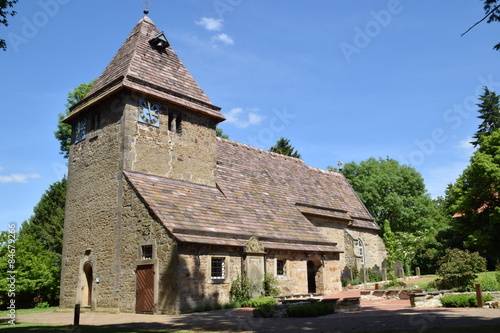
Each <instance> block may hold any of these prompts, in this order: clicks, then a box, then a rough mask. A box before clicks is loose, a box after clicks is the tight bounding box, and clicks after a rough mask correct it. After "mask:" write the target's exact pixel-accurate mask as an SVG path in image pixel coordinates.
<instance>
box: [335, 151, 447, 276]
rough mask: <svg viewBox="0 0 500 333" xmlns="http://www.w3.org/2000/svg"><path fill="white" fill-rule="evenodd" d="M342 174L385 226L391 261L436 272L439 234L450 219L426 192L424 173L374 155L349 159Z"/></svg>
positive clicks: (378, 221) (439, 252)
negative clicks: (363, 159)
mask: <svg viewBox="0 0 500 333" xmlns="http://www.w3.org/2000/svg"><path fill="white" fill-rule="evenodd" d="M328 169H329V170H333V169H334V168H332V167H328ZM343 174H344V176H345V177H346V178H347V179H348V180H349V182H350V184H351V185H352V187H353V188H354V190H355V191H356V193H357V194H358V196H359V197H360V199H361V200H362V201H363V203H364V204H365V206H366V208H367V209H368V211H369V212H370V213H371V214H372V216H373V218H374V219H375V220H376V221H377V223H378V224H379V225H380V226H381V227H382V231H383V237H384V243H385V245H386V248H387V251H388V255H389V257H388V261H389V262H390V264H394V262H395V261H396V260H399V261H401V262H402V263H404V264H405V265H411V266H419V267H420V268H421V270H422V272H423V273H434V269H435V268H436V262H437V260H438V259H439V257H440V254H441V253H442V251H443V246H442V244H441V243H440V242H439V241H438V239H437V238H436V237H437V236H438V235H439V231H440V230H442V229H445V228H446V227H447V226H448V225H449V221H448V220H449V219H448V218H446V215H445V213H444V210H443V209H442V208H441V207H440V201H437V200H432V199H431V198H430V196H429V194H427V192H426V189H425V184H424V180H423V178H422V176H421V175H420V174H419V173H418V172H417V171H416V170H415V169H414V168H412V167H410V166H406V165H401V164H399V162H398V161H396V160H394V159H390V158H386V159H382V158H379V159H375V158H373V157H372V158H369V159H368V160H365V161H362V162H360V163H359V164H357V163H355V162H350V163H346V164H345V165H344V169H343ZM386 232H388V234H387V235H386Z"/></svg>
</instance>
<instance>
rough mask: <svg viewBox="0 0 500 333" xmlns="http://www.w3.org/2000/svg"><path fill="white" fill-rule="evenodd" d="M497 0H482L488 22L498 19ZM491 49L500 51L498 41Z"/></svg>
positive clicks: (499, 15)
mask: <svg viewBox="0 0 500 333" xmlns="http://www.w3.org/2000/svg"><path fill="white" fill-rule="evenodd" d="M498 2H499V0H484V11H485V12H486V16H485V17H487V18H488V21H486V22H488V23H491V22H498V21H500V9H499V8H500V4H499V3H498ZM493 49H495V50H497V51H500V43H498V44H497V45H495V46H494V47H493Z"/></svg>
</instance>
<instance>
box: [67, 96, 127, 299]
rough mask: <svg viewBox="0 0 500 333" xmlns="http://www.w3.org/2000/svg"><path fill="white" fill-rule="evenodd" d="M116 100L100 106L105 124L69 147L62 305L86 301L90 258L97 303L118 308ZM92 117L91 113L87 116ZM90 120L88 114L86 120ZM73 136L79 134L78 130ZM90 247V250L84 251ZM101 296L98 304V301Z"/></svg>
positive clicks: (97, 108)
mask: <svg viewBox="0 0 500 333" xmlns="http://www.w3.org/2000/svg"><path fill="white" fill-rule="evenodd" d="M111 104H112V101H108V102H106V103H103V104H101V105H100V106H97V107H96V109H95V110H94V111H95V112H101V119H100V122H101V126H100V128H98V129H96V130H94V131H91V132H88V133H87V137H86V139H85V140H83V141H81V142H79V143H76V144H73V145H72V146H71V148H70V159H69V164H68V168H69V170H68V191H67V196H66V213H65V214H66V215H65V222H64V241H63V257H62V274H61V294H60V305H61V307H73V306H74V304H75V303H77V302H78V303H81V302H82V299H81V288H82V285H81V282H80V280H81V275H82V273H83V264H84V263H85V261H89V262H91V263H92V265H93V267H92V269H93V276H94V278H95V277H103V278H104V279H103V281H102V283H99V284H98V285H97V284H96V283H94V285H93V287H94V290H93V297H92V301H93V304H92V305H93V306H94V307H95V306H99V307H101V306H102V307H116V306H117V298H116V281H117V276H116V266H115V255H114V250H115V248H114V246H115V244H114V240H115V235H116V231H117V230H116V223H117V210H118V202H117V189H118V187H119V184H120V182H121V180H120V178H121V175H120V173H119V172H118V165H119V160H120V139H119V138H120V132H121V128H120V123H119V122H118V121H119V119H120V116H121V113H120V112H110V111H109V110H111ZM87 116H88V117H90V114H89V115H87ZM87 122H89V118H87ZM73 135H74V133H73ZM87 249H89V250H90V253H87V255H85V251H86V250H87ZM97 299H99V300H100V301H99V302H98V304H96V303H95V300H97Z"/></svg>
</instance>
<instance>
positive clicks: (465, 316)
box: [17, 290, 500, 333]
mask: <svg viewBox="0 0 500 333" xmlns="http://www.w3.org/2000/svg"><path fill="white" fill-rule="evenodd" d="M353 296H359V290H353V291H348V292H345V293H341V294H336V295H332V296H329V297H339V298H344V297H353ZM17 320H18V322H26V323H47V324H60V325H68V326H69V325H71V323H72V322H73V313H72V312H61V311H56V312H48V313H35V314H25V315H19V316H18V318H17ZM80 324H81V325H98V326H103V325H111V326H127V327H141V328H163V329H167V328H168V329H200V330H201V329H202V330H212V331H235V330H237V331H242V332H335V333H339V332H360V331H378V330H399V331H404V330H408V329H418V330H424V329H427V328H430V327H459V326H480V325H500V310H498V309H476V308H471V309H415V308H411V307H410V303H409V300H362V301H361V311H358V312H351V313H338V314H332V315H328V316H323V317H319V318H266V319H264V318H253V317H251V309H236V310H220V311H211V312H200V313H192V314H183V315H175V316H167V315H140V314H129V313H120V314H110V313H102V312H88V313H82V314H81V318H80ZM497 329H498V326H497ZM492 332H495V333H498V330H492Z"/></svg>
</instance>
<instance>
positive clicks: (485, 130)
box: [471, 87, 500, 147]
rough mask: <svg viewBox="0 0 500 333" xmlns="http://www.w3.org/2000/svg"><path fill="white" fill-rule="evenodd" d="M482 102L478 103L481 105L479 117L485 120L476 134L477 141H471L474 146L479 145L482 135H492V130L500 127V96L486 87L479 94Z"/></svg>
mask: <svg viewBox="0 0 500 333" xmlns="http://www.w3.org/2000/svg"><path fill="white" fill-rule="evenodd" d="M479 100H480V101H481V103H478V104H476V105H477V106H478V107H479V116H477V117H478V118H479V119H482V120H483V122H482V123H481V124H480V125H479V128H478V130H477V132H476V134H474V137H473V138H474V139H475V141H473V142H471V144H472V145H474V147H477V146H478V145H479V140H480V139H481V137H483V136H486V135H490V134H491V132H493V131H494V130H496V129H497V128H500V96H498V95H497V94H496V93H495V92H493V91H490V90H489V89H488V87H484V93H483V94H482V95H481V96H479Z"/></svg>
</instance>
